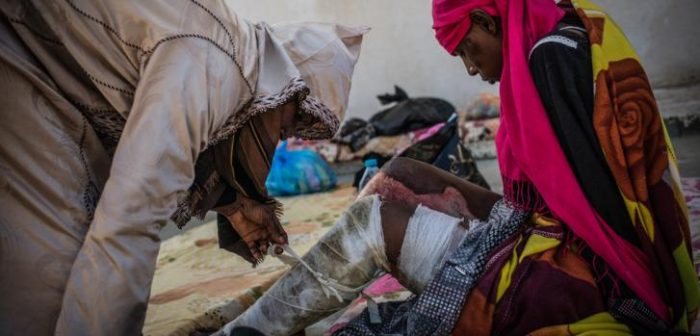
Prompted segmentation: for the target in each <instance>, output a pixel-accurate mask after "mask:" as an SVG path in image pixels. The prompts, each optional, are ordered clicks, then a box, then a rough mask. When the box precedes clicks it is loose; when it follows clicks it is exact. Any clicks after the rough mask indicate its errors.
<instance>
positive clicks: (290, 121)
mask: <svg viewBox="0 0 700 336" xmlns="http://www.w3.org/2000/svg"><path fill="white" fill-rule="evenodd" d="M298 110H299V108H298V104H297V102H296V101H294V100H293V101H290V102H288V103H286V104H284V105H282V106H280V107H279V113H281V114H282V118H281V124H280V141H284V140H287V138H289V137H291V136H294V134H296V130H297V119H298V118H297V113H298Z"/></svg>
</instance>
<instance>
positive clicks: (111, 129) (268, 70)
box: [0, 0, 366, 335]
mask: <svg viewBox="0 0 700 336" xmlns="http://www.w3.org/2000/svg"><path fill="white" fill-rule="evenodd" d="M0 10H1V15H0V91H1V92H2V95H0V298H2V299H1V300H0V334H3V335H19V334H22V335H45V334H51V333H55V334H59V335H106V334H107V335H133V334H140V332H141V327H142V324H143V321H144V315H145V310H146V304H147V300H148V296H149V291H150V284H151V279H152V276H153V272H154V266H155V261H156V256H157V254H158V247H159V238H158V233H159V230H160V228H161V227H162V226H163V225H164V224H165V223H166V221H167V220H168V219H169V218H173V220H175V222H176V223H178V224H180V225H182V224H184V223H186V222H187V220H189V218H190V217H191V216H192V215H201V214H203V213H204V212H206V211H207V210H209V208H211V207H212V206H214V205H215V204H216V203H217V198H218V195H220V193H221V190H222V189H226V188H227V187H234V189H235V190H237V191H241V187H240V186H237V187H238V188H236V186H231V185H230V184H231V180H230V179H229V178H227V176H226V175H227V174H228V175H231V174H230V172H223V171H221V170H218V174H217V169H215V168H212V165H207V164H200V163H201V162H200V161H202V160H201V159H202V158H203V157H207V155H204V154H205V153H211V152H215V150H214V149H216V148H217V146H219V147H220V146H221V145H222V144H226V146H228V144H230V143H233V142H235V141H232V139H238V138H236V134H237V133H240V132H238V131H239V130H240V129H243V130H245V129H246V127H247V128H248V129H251V127H252V126H251V125H252V120H253V119H254V118H256V117H258V116H261V117H262V116H271V114H269V113H277V114H280V115H281V114H284V113H287V112H284V111H288V110H289V108H290V106H291V109H292V112H293V114H292V115H293V116H294V118H295V119H300V120H303V122H299V121H298V120H297V121H296V124H297V125H296V127H295V128H294V130H292V131H290V130H284V131H282V130H280V133H287V134H286V135H290V134H294V135H297V136H300V137H303V138H311V139H319V138H329V137H331V136H332V135H333V134H334V133H335V132H336V130H337V128H338V124H339V121H340V120H342V116H343V113H344V110H345V106H346V104H347V99H348V93H349V90H350V78H351V75H352V71H353V68H354V64H355V62H356V60H357V56H358V53H359V43H360V41H361V36H362V34H363V33H364V32H365V31H366V30H365V29H351V28H346V27H340V26H337V25H324V24H308V25H305V24H297V25H284V26H275V27H270V26H267V25H265V24H262V23H261V24H251V23H249V22H247V21H245V20H242V19H240V18H239V17H237V16H236V14H235V13H234V12H233V11H231V10H230V9H229V8H227V6H226V5H225V4H224V3H223V1H217V0H172V1H136V0H118V1H117V0H115V1H107V0H104V1H96V0H91V1H80V0H65V1H56V2H48V1H39V0H37V1H27V0H6V1H2V3H0ZM283 106H286V107H284V108H280V107H283ZM267 112H269V113H267ZM284 115H289V113H287V114H284ZM273 119H274V118H273ZM280 119H284V117H278V118H277V119H275V120H276V121H274V122H276V123H277V124H275V125H280V123H282V125H284V123H283V121H284V120H282V121H280ZM292 124H294V123H292ZM253 129H254V128H253ZM273 133H277V132H273ZM279 136H280V134H272V138H273V140H274V139H278V138H279ZM282 136H285V134H282ZM228 148H230V149H231V150H233V149H235V148H238V147H236V145H235V144H231V145H230V147H228ZM223 152H225V150H224V151H223ZM267 154H269V153H267ZM233 156H235V153H234V155H233ZM262 156H263V157H264V156H265V154H263V155H262ZM243 157H246V156H243ZM234 159H235V158H234ZM217 160H218V159H217ZM217 160H215V161H217ZM238 160H239V164H240V163H241V162H240V160H241V159H240V157H239V158H238ZM242 164H243V165H244V166H245V165H246V162H242ZM215 166H220V165H215ZM224 166H225V165H224ZM244 168H245V169H243V171H245V172H248V174H249V175H250V174H253V175H255V174H257V173H256V169H257V168H256V166H254V165H250V164H248V166H247V167H244ZM261 169H263V170H264V169H265V167H261ZM258 175H260V174H258ZM252 180H254V181H258V180H260V177H259V176H258V178H257V179H256V178H255V177H253V178H252ZM258 182H259V181H258ZM263 191H264V189H263ZM219 205H220V204H219ZM224 208H225V207H224ZM239 217H240V216H239ZM234 224H235V223H234ZM258 224H259V223H258ZM263 231H264V230H263ZM268 231H269V230H268ZM277 233H279V232H277ZM263 236H264V237H263V238H260V241H258V242H257V243H258V244H259V246H262V245H266V244H265V243H266V241H265V239H274V232H273V233H272V234H271V233H270V232H267V234H266V235H263ZM249 246H250V244H249Z"/></svg>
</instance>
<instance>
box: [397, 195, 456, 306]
mask: <svg viewBox="0 0 700 336" xmlns="http://www.w3.org/2000/svg"><path fill="white" fill-rule="evenodd" d="M461 222H462V220H461V219H460V218H455V217H452V216H449V215H446V214H444V213H442V212H438V211H435V210H431V209H430V208H427V207H424V206H422V205H419V206H418V207H417V208H416V211H415V212H414V213H413V216H411V219H410V220H409V221H408V225H407V227H406V234H405V235H404V238H403V245H401V254H400V256H399V261H398V268H399V273H400V278H401V282H402V283H403V284H404V285H405V286H406V287H408V289H410V290H411V291H412V292H414V293H416V294H419V293H420V292H422V291H423V289H424V288H425V286H426V285H427V284H428V282H430V280H431V279H432V278H433V277H434V276H435V274H436V273H437V272H438V271H439V270H440V268H441V267H442V265H443V264H444V263H445V260H447V258H448V257H449V256H450V255H451V254H452V252H453V251H455V250H456V249H457V248H458V247H459V245H460V244H461V242H462V239H464V236H465V235H466V232H467V231H466V230H465V229H464V228H463V227H462V226H460V223H461Z"/></svg>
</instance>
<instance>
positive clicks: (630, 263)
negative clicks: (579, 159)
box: [433, 0, 670, 321]
mask: <svg viewBox="0 0 700 336" xmlns="http://www.w3.org/2000/svg"><path fill="white" fill-rule="evenodd" d="M477 8H479V9H483V10H484V11H486V12H487V13H489V14H490V15H494V16H498V17H500V18H501V22H502V28H503V72H502V75H501V83H500V96H501V126H500V129H499V132H498V136H497V138H496V146H497V149H498V159H499V166H500V168H501V174H502V175H503V184H504V194H505V198H506V199H508V200H510V201H512V202H513V203H515V204H517V205H521V206H524V207H527V208H528V209H534V210H537V209H538V208H541V207H538V205H536V204H533V202H534V201H533V200H532V199H529V196H528V195H529V194H528V193H527V191H528V190H530V189H532V190H534V191H536V193H537V194H539V196H540V197H541V199H542V201H544V203H545V204H546V207H547V208H548V209H549V210H551V212H552V213H553V214H554V216H555V217H557V218H558V219H560V220H562V221H563V222H564V223H566V225H567V226H568V227H569V228H571V230H572V231H573V232H574V233H575V234H576V235H577V236H579V237H580V238H581V239H583V240H584V241H585V242H586V243H587V244H588V245H589V246H590V247H591V249H592V250H593V251H594V252H595V253H596V254H597V255H599V256H600V257H602V258H603V259H604V260H605V261H606V263H607V264H608V265H609V266H610V267H611V268H612V269H613V270H614V271H615V272H616V274H617V275H618V276H619V277H620V278H621V279H622V280H623V281H624V282H625V283H626V284H627V285H628V286H629V287H630V288H631V289H632V290H633V291H634V292H635V293H636V294H637V295H638V296H639V297H640V298H641V299H642V300H644V301H645V302H646V303H647V304H648V305H649V307H650V308H651V309H652V310H653V311H654V312H655V313H656V314H657V315H659V317H661V318H662V319H664V320H666V321H669V319H670V317H669V311H668V309H667V308H666V305H665V304H664V302H663V300H662V298H661V296H660V293H659V286H658V285H657V283H656V280H655V278H654V277H653V276H652V272H651V270H650V267H649V262H648V259H647V258H646V256H645V255H644V254H643V253H642V252H641V251H640V250H639V249H637V248H636V247H634V246H633V245H631V244H630V243H629V242H627V241H626V240H624V239H623V238H621V237H620V236H618V235H617V234H616V233H615V232H614V231H613V230H612V229H611V228H610V226H608V225H607V223H606V222H605V220H603V218H602V217H600V215H599V214H598V213H597V211H596V210H595V209H594V208H593V206H592V205H591V204H590V203H589V202H588V199H587V198H586V196H585V194H584V193H583V190H582V189H581V187H580V185H579V184H578V181H577V180H576V177H575V175H574V173H573V171H572V169H571V167H570V166H569V163H568V161H567V159H566V156H565V155H564V152H563V151H562V149H561V147H560V145H559V142H558V140H557V137H556V135H555V134H554V130H553V129H552V127H551V125H550V122H549V118H548V117H547V114H546V112H545V110H544V107H543V105H542V102H541V100H540V97H539V93H538V91H537V88H536V87H535V84H534V82H533V80H532V76H531V75H530V70H529V66H528V59H527V55H528V53H529V51H530V49H531V48H532V47H533V46H534V45H535V43H536V42H537V41H538V40H539V39H541V38H542V37H544V36H545V35H546V34H547V33H549V32H550V31H552V30H553V29H554V28H555V26H556V24H557V23H558V22H559V21H560V20H561V19H562V17H563V16H564V12H563V10H561V9H560V8H559V7H557V6H556V4H555V3H554V1H553V0H433V20H434V24H433V28H434V29H435V35H436V37H437V39H438V41H439V42H440V44H441V45H442V46H443V47H444V48H445V49H446V50H447V51H448V52H449V53H450V54H453V53H454V51H455V49H456V48H457V46H458V45H459V43H460V41H461V40H462V39H463V38H464V36H466V34H467V32H468V31H469V29H470V27H471V19H470V17H469V13H470V12H471V11H472V10H474V9H477ZM591 71H592V69H591ZM528 203H529V204H528Z"/></svg>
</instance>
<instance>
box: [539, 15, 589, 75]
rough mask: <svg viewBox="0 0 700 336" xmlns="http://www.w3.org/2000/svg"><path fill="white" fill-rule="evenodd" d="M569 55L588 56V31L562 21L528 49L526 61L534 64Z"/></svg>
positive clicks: (560, 58)
mask: <svg viewBox="0 0 700 336" xmlns="http://www.w3.org/2000/svg"><path fill="white" fill-rule="evenodd" d="M562 56H563V57H562ZM571 57H574V58H580V57H583V58H589V57H590V45H589V42H588V33H587V32H586V29H585V28H583V27H582V26H579V25H572V24H564V23H562V24H559V25H558V26H557V28H556V29H554V30H553V31H551V32H550V33H549V34H547V35H545V36H544V37H543V38H541V39H540V40H539V41H537V43H535V45H534V46H533V47H532V48H531V49H530V52H529V55H528V61H529V63H530V65H531V66H534V65H537V64H538V63H542V62H552V61H555V60H562V59H565V58H571Z"/></svg>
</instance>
